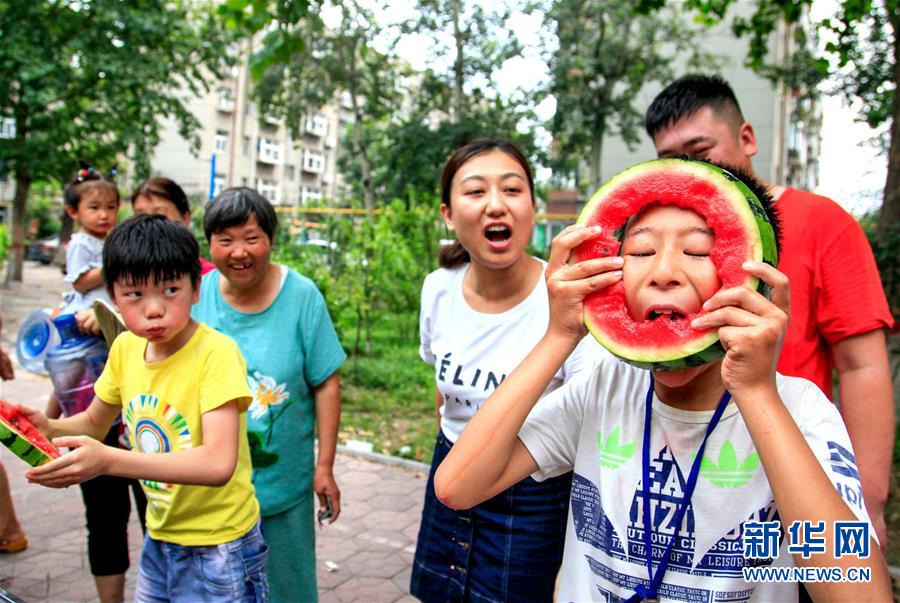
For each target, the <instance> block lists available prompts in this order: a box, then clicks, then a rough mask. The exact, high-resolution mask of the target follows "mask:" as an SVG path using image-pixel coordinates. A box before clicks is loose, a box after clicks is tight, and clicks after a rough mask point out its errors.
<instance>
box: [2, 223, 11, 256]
mask: <svg viewBox="0 0 900 603" xmlns="http://www.w3.org/2000/svg"><path fill="white" fill-rule="evenodd" d="M7 255H9V232H8V231H7V230H6V225H5V224H0V263H3V262H5V261H6V256H7Z"/></svg>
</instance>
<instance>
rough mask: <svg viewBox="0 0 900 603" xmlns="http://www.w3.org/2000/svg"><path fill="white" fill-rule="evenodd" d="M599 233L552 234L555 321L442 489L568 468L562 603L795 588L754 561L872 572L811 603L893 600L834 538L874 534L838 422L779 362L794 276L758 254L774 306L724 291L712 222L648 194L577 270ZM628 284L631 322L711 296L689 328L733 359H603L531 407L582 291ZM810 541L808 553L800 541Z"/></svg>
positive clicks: (867, 562)
mask: <svg viewBox="0 0 900 603" xmlns="http://www.w3.org/2000/svg"><path fill="white" fill-rule="evenodd" d="M598 233H599V229H597V228H596V227H590V228H589V227H583V226H579V225H576V226H571V227H569V228H567V229H566V230H564V231H563V232H562V233H560V235H559V236H557V237H556V239H555V240H554V244H553V250H552V252H551V257H550V262H549V264H548V267H547V271H546V274H547V285H548V289H549V292H550V325H549V327H548V328H547V332H546V334H545V335H544V337H543V339H542V340H541V342H540V343H539V344H538V345H537V346H536V347H535V348H534V350H533V351H532V352H531V353H530V354H529V355H528V357H527V358H526V359H525V360H524V361H523V362H522V364H520V365H519V367H518V368H517V369H516V370H515V371H514V372H513V373H512V374H511V375H510V376H509V377H508V378H507V379H506V380H505V381H504V382H503V384H502V385H501V386H500V387H499V388H498V389H497V390H496V392H495V393H494V395H493V396H492V397H491V398H490V399H489V400H488V401H487V403H486V404H485V405H484V406H483V407H482V408H481V410H480V411H479V412H478V413H477V414H476V415H475V417H474V418H473V419H472V420H471V421H470V422H469V424H468V426H467V427H466V429H465V430H464V431H463V433H462V434H461V436H460V437H459V439H458V441H457V443H456V445H455V446H454V447H453V449H452V451H451V452H450V454H449V455H448V457H447V459H446V460H445V461H444V463H443V464H442V465H441V467H440V468H439V469H438V471H437V474H436V477H435V490H436V492H437V495H438V497H439V498H440V499H441V501H442V502H444V503H445V504H446V505H448V506H450V507H452V508H466V507H469V506H472V505H474V504H477V503H478V502H480V501H482V500H485V499H486V498H489V497H491V496H493V495H494V494H496V493H497V492H499V491H501V490H503V489H505V488H507V487H509V485H510V484H513V483H515V482H517V481H519V480H521V479H522V478H524V477H525V476H527V475H532V476H533V477H534V478H535V479H544V478H546V477H549V476H552V475H558V474H559V473H561V472H564V471H568V470H573V469H574V472H575V476H574V479H573V486H572V498H571V504H570V509H569V517H570V521H569V524H568V528H567V536H566V545H565V554H564V558H563V564H562V569H561V570H560V584H559V589H558V592H557V598H558V600H565V601H587V600H601V601H608V600H619V599H620V598H621V599H629V600H631V601H641V600H653V599H655V598H658V599H661V600H697V601H699V600H704V601H707V600H709V601H712V600H722V601H724V600H727V601H746V600H755V601H773V600H791V599H793V600H796V597H797V594H796V583H795V582H781V583H776V582H756V581H752V580H754V579H755V578H753V577H752V576H751V581H747V580H745V573H744V571H743V570H744V569H745V568H750V569H751V570H752V569H753V568H754V567H755V566H761V567H768V566H773V567H777V566H793V565H794V564H796V566H797V567H798V568H801V569H803V568H807V567H808V568H822V567H829V568H838V570H835V572H836V571H840V572H845V573H843V574H841V575H843V576H850V574H848V573H846V571H847V570H848V568H862V569H863V570H865V571H869V572H871V575H870V580H869V581H867V582H849V581H847V582H809V583H807V587H808V589H809V591H810V593H811V594H812V596H813V598H816V599H819V598H822V599H824V598H841V599H845V600H857V601H859V600H890V596H891V593H890V585H889V581H888V578H887V572H886V567H885V564H884V560H883V558H882V556H881V552H880V551H879V548H878V545H877V542H876V541H875V540H874V538H872V539H871V540H868V539H866V540H865V542H864V543H859V544H862V545H865V546H866V548H868V551H865V552H862V551H861V549H860V548H857V549H855V551H856V552H857V553H858V554H856V555H854V554H847V542H846V539H845V540H844V542H836V541H837V540H840V539H841V535H844V536H846V533H844V532H840V534H839V535H836V534H838V532H839V530H838V528H837V525H838V523H839V522H851V523H850V524H847V525H848V526H854V527H857V528H860V529H862V530H863V532H862V533H863V534H871V535H873V536H874V530H872V529H871V526H870V524H869V521H868V515H867V514H866V511H865V507H864V505H863V503H862V497H861V494H860V486H859V478H858V474H857V472H856V468H855V459H854V457H853V454H852V451H851V447H850V441H849V438H848V436H847V433H846V430H845V429H844V426H843V424H842V422H841V420H840V416H839V415H838V413H837V411H836V410H835V409H834V407H833V405H832V404H830V403H829V402H828V400H827V399H826V398H825V396H824V394H822V393H821V391H819V390H818V389H817V388H816V387H815V386H814V385H813V384H812V383H810V382H808V381H806V380H804V379H798V378H790V377H783V376H781V375H776V373H775V365H776V362H777V358H778V354H779V350H780V344H781V341H782V338H783V336H784V331H785V327H786V325H787V321H788V313H789V310H790V299H789V296H790V293H789V283H788V280H787V277H785V276H784V275H783V274H782V273H780V272H778V271H777V270H776V269H775V268H773V267H771V266H769V265H767V264H763V263H757V262H747V263H746V264H744V266H743V268H744V269H745V270H746V271H747V272H748V273H749V274H751V275H753V276H756V277H758V278H760V279H762V280H763V281H765V282H766V283H768V284H769V285H770V286H771V287H772V301H769V300H767V299H766V298H765V297H763V296H762V295H760V294H759V293H757V292H755V291H752V290H750V289H749V288H745V287H736V288H731V289H722V290H719V282H718V277H717V274H716V269H715V266H714V265H713V264H712V260H711V259H710V257H709V252H710V250H711V249H712V247H713V245H714V244H715V238H714V234H713V232H712V230H710V229H709V227H708V226H707V225H706V222H705V221H704V220H703V218H702V217H700V216H699V215H698V214H696V213H694V212H693V211H690V210H686V209H682V208H679V207H677V206H675V205H660V204H652V205H650V206H647V207H646V208H644V210H642V211H641V212H640V213H639V214H638V215H636V216H634V217H632V219H631V220H629V222H628V224H627V225H626V231H625V235H624V239H623V246H622V252H621V255H622V256H623V257H605V258H598V259H594V260H589V261H585V262H580V263H577V264H573V265H567V261H568V260H569V258H570V256H571V253H572V250H573V249H574V248H575V247H577V246H578V245H579V244H580V243H582V242H584V241H586V240H588V239H590V238H592V237H594V236H596V235H597V234H598ZM776 236H777V233H776ZM623 273H624V275H623ZM619 280H623V284H624V289H625V299H626V303H627V305H628V310H629V312H630V313H631V314H632V315H633V316H644V317H646V316H649V315H650V313H651V311H653V309H654V308H661V307H664V308H668V309H672V308H674V309H676V310H677V311H679V312H680V313H681V314H683V315H687V314H689V313H693V312H698V311H699V310H700V309H701V307H702V309H703V310H704V311H705V313H704V314H703V315H702V316H700V317H699V318H697V319H695V320H694V322H693V323H692V326H693V327H695V328H697V329H707V328H716V329H718V333H719V337H720V339H721V341H722V343H723V345H724V347H725V349H726V350H727V353H726V355H725V357H724V358H722V359H719V360H716V361H714V362H711V363H709V364H706V365H703V366H699V367H695V368H690V369H686V370H680V371H668V372H656V371H654V372H653V373H652V376H651V373H650V372H648V371H644V370H641V369H637V368H634V367H632V366H630V365H627V364H625V363H623V362H620V361H617V360H604V361H601V363H600V364H599V366H598V367H597V369H596V370H595V371H594V372H593V373H591V374H590V375H588V376H587V378H584V379H577V380H575V381H573V382H570V383H567V384H566V385H564V386H563V387H561V388H560V389H559V390H557V391H555V392H553V393H552V394H550V395H549V396H546V397H545V398H544V399H543V400H541V402H540V404H538V405H537V407H536V408H534V412H533V413H532V414H531V416H529V413H530V412H531V411H532V408H533V407H534V406H535V403H536V401H537V400H538V398H539V397H540V395H541V393H542V392H543V391H544V388H545V387H546V386H547V383H548V382H549V381H550V379H551V378H552V377H553V375H554V374H555V372H556V371H557V370H558V368H559V366H560V365H561V364H562V363H563V361H564V360H565V359H566V357H567V356H568V355H569V353H570V352H571V351H572V350H573V349H574V347H575V345H576V344H577V343H578V342H579V340H580V339H581V338H582V337H583V336H584V333H585V327H584V323H583V321H582V312H583V306H582V304H583V300H584V297H585V296H586V295H587V294H589V293H591V292H593V291H596V290H598V289H601V288H603V287H607V286H610V285H612V284H614V283H616V282H618V281H619ZM729 393H730V396H731V401H732V402H733V403H729V397H728V394H729ZM714 411H715V412H714ZM526 418H527V420H526ZM710 424H712V429H710ZM798 425H799V426H802V427H798ZM644 429H646V432H645V431H644ZM645 434H646V435H645ZM648 436H649V437H648ZM642 446H643V449H642ZM704 448H705V453H704ZM698 457H699V458H698ZM695 459H696V461H697V462H696V463H695V462H694V461H695ZM692 465H696V467H692ZM691 469H693V470H691ZM691 493H693V496H691ZM807 520H809V521H811V522H813V524H811V528H810V529H809V530H807V528H805V527H804V525H803V522H804V521H807ZM774 521H780V526H781V530H782V536H783V537H781V538H779V539H778V541H780V545H779V544H778V541H776V543H775V546H774V547H773V550H772V551H771V554H770V555H765V556H761V555H753V554H750V555H746V556H745V552H746V551H745V548H746V545H747V544H748V543H749V542H750V537H751V536H754V537H757V536H759V532H758V531H757V532H756V533H753V532H751V530H765V529H769V528H771V527H773V526H775V524H774V523H771V522H774ZM795 521H797V522H800V523H798V524H797V525H796V526H795V527H794V528H791V527H790V526H792V524H794V522H795ZM818 522H824V523H823V524H822V525H823V526H824V529H821V530H820V529H819V528H820V527H821V526H820V525H819V524H818ZM836 522H838V523H836ZM648 524H649V526H650V529H649V530H645V529H644V526H646V525H648ZM761 526H762V527H761ZM842 527H843V526H842ZM794 530H797V532H796V533H795V532H794ZM857 533H858V532H857ZM788 534H789V535H790V536H793V538H788V537H787V536H788ZM764 535H765V533H764ZM769 536H771V533H770V532H769ZM777 536H778V533H777V527H776V537H777ZM797 536H803V537H804V538H797ZM759 537H760V538H762V537H763V536H759ZM745 539H746V540H747V542H745ZM803 542H806V543H808V544H809V546H808V547H807V548H806V550H805V551H804V550H803V548H802V547H800V548H794V547H793V545H795V544H802V543H803ZM870 543H871V545H870ZM789 545H790V546H789ZM648 547H649V549H650V550H651V551H652V555H651V559H649V560H648V556H647V550H648ZM779 547H780V548H779ZM789 548H790V550H789ZM819 550H821V552H818V551H819ZM804 555H806V556H804ZM756 557H762V558H756ZM648 566H649V568H648ZM852 571H853V570H851V572H852ZM830 575H831V576H832V577H834V576H835V575H837V574H836V573H834V572H832V573H831V574H830Z"/></svg>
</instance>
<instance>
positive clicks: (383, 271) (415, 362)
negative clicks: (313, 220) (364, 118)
mask: <svg viewBox="0 0 900 603" xmlns="http://www.w3.org/2000/svg"><path fill="white" fill-rule="evenodd" d="M317 220H318V221H319V222H320V223H321V228H319V229H317V230H316V235H315V236H316V238H320V239H324V240H326V241H329V242H330V243H332V244H331V245H328V246H314V245H305V244H302V241H300V240H292V239H291V238H290V237H289V236H280V237H279V240H278V245H277V246H276V248H275V254H274V261H276V262H279V263H283V264H285V265H288V266H290V267H292V268H294V269H295V270H297V271H298V272H300V273H301V274H303V275H305V276H307V277H309V278H311V279H312V280H313V282H315V283H316V286H318V288H319V290H320V291H321V292H322V294H323V295H324V296H325V300H326V303H327V305H328V311H329V313H330V314H331V318H332V320H333V321H334V323H335V328H336V329H337V331H338V336H339V337H340V339H341V343H342V345H343V346H344V349H345V350H347V351H348V353H349V355H350V359H349V360H348V361H347V362H346V363H345V364H344V366H343V367H342V368H341V373H340V374H341V390H342V395H341V400H342V403H343V406H344V412H343V414H342V417H341V434H340V439H341V441H342V442H346V441H347V440H350V439H363V440H366V441H370V442H372V443H373V444H374V446H375V450H376V451H378V452H382V453H385V454H393V455H400V456H406V457H409V458H414V459H418V460H422V461H425V462H428V461H429V460H430V458H431V454H432V449H433V444H434V436H435V430H436V428H437V424H436V421H435V410H434V368H433V367H432V366H430V365H428V364H426V363H424V362H422V360H421V359H420V358H419V355H418V315H419V292H420V290H421V287H422V281H423V280H424V278H425V275H427V274H428V273H429V272H431V271H432V270H434V268H435V267H436V266H437V260H436V257H437V246H438V241H439V239H440V236H441V232H442V230H441V229H440V228H439V227H438V221H437V217H436V215H435V212H433V211H432V210H430V209H424V208H412V209H406V208H405V207H404V206H403V204H402V203H399V202H394V203H392V204H390V205H389V206H387V207H385V208H384V209H383V210H382V211H381V212H379V213H378V214H377V215H376V217H375V219H374V221H369V220H368V219H367V218H366V217H363V216H355V217H351V216H345V215H338V216H325V217H322V218H317ZM285 231H286V229H285Z"/></svg>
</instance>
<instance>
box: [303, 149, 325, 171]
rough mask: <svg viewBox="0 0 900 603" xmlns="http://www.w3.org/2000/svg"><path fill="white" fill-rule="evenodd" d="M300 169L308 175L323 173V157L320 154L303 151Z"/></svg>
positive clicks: (307, 150)
mask: <svg viewBox="0 0 900 603" xmlns="http://www.w3.org/2000/svg"><path fill="white" fill-rule="evenodd" d="M300 169H302V170H303V171H304V172H308V173H310V174H321V173H322V172H324V171H325V156H324V155H323V154H322V153H318V152H316V151H310V150H309V149H304V151H303V159H302V161H301V162H300Z"/></svg>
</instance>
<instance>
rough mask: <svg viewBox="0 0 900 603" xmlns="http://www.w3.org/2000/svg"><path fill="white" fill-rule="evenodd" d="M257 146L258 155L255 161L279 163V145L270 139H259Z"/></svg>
mask: <svg viewBox="0 0 900 603" xmlns="http://www.w3.org/2000/svg"><path fill="white" fill-rule="evenodd" d="M257 145H258V148H257V151H258V153H259V154H258V155H257V157H256V159H257V161H261V162H263V163H271V164H279V163H281V156H282V148H281V144H280V143H278V142H275V141H274V140H272V139H271V138H260V139H259V142H258V143H257Z"/></svg>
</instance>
